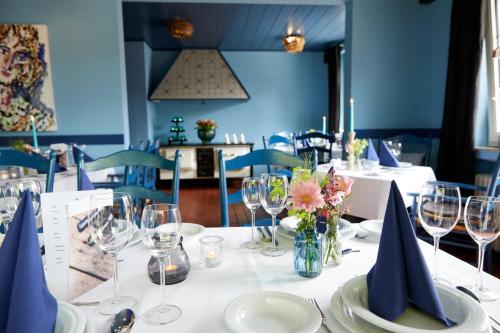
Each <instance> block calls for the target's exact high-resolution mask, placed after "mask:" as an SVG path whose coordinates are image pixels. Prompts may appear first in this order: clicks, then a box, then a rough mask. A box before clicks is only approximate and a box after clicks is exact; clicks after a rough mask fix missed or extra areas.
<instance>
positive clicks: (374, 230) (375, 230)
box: [359, 220, 384, 237]
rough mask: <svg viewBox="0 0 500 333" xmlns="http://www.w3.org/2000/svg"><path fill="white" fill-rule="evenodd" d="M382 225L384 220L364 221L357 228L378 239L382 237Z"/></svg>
mask: <svg viewBox="0 0 500 333" xmlns="http://www.w3.org/2000/svg"><path fill="white" fill-rule="evenodd" d="M383 225H384V220H366V221H363V222H360V223H359V227H360V228H361V229H363V230H366V231H368V232H369V233H371V234H374V235H377V236H379V237H380V235H382V226H383Z"/></svg>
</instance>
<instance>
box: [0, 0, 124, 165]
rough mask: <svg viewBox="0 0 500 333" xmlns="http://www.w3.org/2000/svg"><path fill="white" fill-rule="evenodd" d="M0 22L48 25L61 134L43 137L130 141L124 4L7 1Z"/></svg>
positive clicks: (100, 149)
mask: <svg viewBox="0 0 500 333" xmlns="http://www.w3.org/2000/svg"><path fill="white" fill-rule="evenodd" d="M0 22H2V23H33V24H46V25H47V26H48V31H49V44H50V53H51V58H52V61H51V64H52V74H53V82H54V97H55V104H56V113H57V123H58V131H56V132H45V133H41V134H40V135H51V134H53V135H57V134H60V135H78V134H125V137H126V140H128V119H127V117H124V116H123V115H124V112H125V114H126V104H124V101H125V100H126V96H125V94H124V90H123V88H124V86H123V83H124V80H123V73H124V71H123V66H122V65H123V64H122V62H121V61H120V59H122V57H123V53H122V50H121V47H122V46H123V38H122V35H123V33H122V31H121V30H120V29H121V28H119V24H121V23H120V22H121V3H120V2H118V1H102V0H85V1H82V0H51V1H34V0H7V1H2V5H1V9H0ZM20 134H23V133H21V132H15V133H5V132H3V133H0V136H13V135H20ZM25 134H27V133H25ZM122 148H123V145H105V146H90V147H88V151H89V152H90V154H94V155H101V154H106V153H109V152H113V151H116V150H118V149H122Z"/></svg>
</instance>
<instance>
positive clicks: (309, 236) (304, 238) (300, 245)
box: [293, 230, 323, 278]
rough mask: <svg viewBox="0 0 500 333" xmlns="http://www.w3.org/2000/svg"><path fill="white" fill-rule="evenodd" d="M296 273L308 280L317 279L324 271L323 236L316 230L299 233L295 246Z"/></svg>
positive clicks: (294, 261)
mask: <svg viewBox="0 0 500 333" xmlns="http://www.w3.org/2000/svg"><path fill="white" fill-rule="evenodd" d="M293 263H294V269H295V272H296V273H297V274H298V275H300V276H303V277H306V278H315V277H317V276H319V275H320V274H321V272H322V271H323V235H322V234H320V233H317V232H316V230H304V231H302V232H297V233H296V235H295V241H294V246H293Z"/></svg>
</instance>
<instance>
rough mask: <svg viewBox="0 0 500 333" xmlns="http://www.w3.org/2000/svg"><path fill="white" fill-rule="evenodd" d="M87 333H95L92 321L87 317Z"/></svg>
mask: <svg viewBox="0 0 500 333" xmlns="http://www.w3.org/2000/svg"><path fill="white" fill-rule="evenodd" d="M85 333H95V326H94V323H93V322H92V320H90V318H89V317H87V324H86V325H85Z"/></svg>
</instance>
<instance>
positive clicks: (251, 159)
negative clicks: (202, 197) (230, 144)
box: [219, 149, 303, 227]
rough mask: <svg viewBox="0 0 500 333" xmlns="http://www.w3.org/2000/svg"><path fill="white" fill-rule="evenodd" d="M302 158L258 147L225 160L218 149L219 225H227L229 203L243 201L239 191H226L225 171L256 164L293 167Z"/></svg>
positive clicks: (299, 163) (298, 163) (298, 164)
mask: <svg viewBox="0 0 500 333" xmlns="http://www.w3.org/2000/svg"><path fill="white" fill-rule="evenodd" d="M302 164H303V160H302V159H301V158H299V157H297V156H293V155H290V154H286V153H284V152H282V151H279V150H275V149H259V150H254V151H252V152H250V153H248V154H245V155H242V156H238V157H235V158H233V159H231V160H228V161H225V160H224V155H223V151H222V149H221V150H219V191H220V205H221V225H222V226H223V227H229V225H230V224H229V213H228V212H229V208H228V206H229V205H232V204H236V203H240V202H242V201H243V198H242V197H241V191H236V192H234V193H231V194H228V193H227V179H226V171H230V170H238V169H241V168H244V167H249V166H250V167H251V166H256V165H276V166H282V167H289V168H294V167H297V166H301V165H302Z"/></svg>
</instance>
